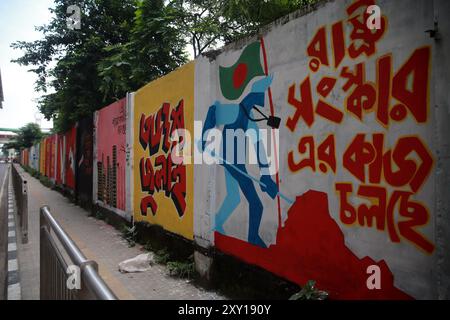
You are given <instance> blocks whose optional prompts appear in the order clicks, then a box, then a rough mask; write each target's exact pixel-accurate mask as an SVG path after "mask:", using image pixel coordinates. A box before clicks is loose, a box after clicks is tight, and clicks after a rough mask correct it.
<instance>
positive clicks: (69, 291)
mask: <svg viewBox="0 0 450 320" xmlns="http://www.w3.org/2000/svg"><path fill="white" fill-rule="evenodd" d="M39 220H40V269H41V270H40V294H41V300H88V299H94V300H117V299H118V298H117V297H116V295H115V294H114V293H113V292H112V291H111V289H110V288H109V287H108V285H107V284H106V283H105V282H104V281H103V279H102V278H101V277H100V275H99V274H98V266H97V263H96V262H95V261H92V260H88V259H87V258H86V257H85V256H84V254H83V253H82V252H81V250H80V249H79V248H78V247H77V245H76V244H75V243H74V242H73V240H72V239H71V238H70V237H69V235H68V234H67V233H66V232H65V231H64V229H63V228H62V227H61V226H60V225H59V224H58V222H57V221H56V220H55V218H54V217H53V216H52V215H51V213H50V209H49V207H47V206H45V207H42V208H41V209H40V216H39ZM53 235H55V236H53ZM55 240H58V242H59V245H58V244H57V243H56V241H55ZM61 249H63V250H61ZM65 257H67V258H68V259H66V258H65ZM69 266H71V267H73V266H75V268H72V269H71V270H79V272H78V274H77V272H73V273H72V272H69V270H68V267H69ZM73 277H75V278H73ZM76 277H79V279H78V283H79V286H78V287H77V286H75V287H74V286H73V285H69V284H73V283H77V278H76ZM72 280H74V282H72Z"/></svg>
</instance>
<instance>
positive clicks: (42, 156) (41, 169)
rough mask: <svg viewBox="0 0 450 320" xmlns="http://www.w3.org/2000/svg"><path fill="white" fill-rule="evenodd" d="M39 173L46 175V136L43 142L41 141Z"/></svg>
mask: <svg viewBox="0 0 450 320" xmlns="http://www.w3.org/2000/svg"><path fill="white" fill-rule="evenodd" d="M39 146H40V147H39V173H40V174H42V175H45V155H46V152H45V147H46V143H45V138H44V139H42V140H41V142H40V143H39Z"/></svg>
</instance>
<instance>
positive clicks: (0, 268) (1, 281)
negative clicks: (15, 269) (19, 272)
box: [0, 163, 8, 300]
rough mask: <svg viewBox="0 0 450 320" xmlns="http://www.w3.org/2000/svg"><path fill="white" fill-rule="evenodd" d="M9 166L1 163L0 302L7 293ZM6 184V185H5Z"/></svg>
mask: <svg viewBox="0 0 450 320" xmlns="http://www.w3.org/2000/svg"><path fill="white" fill-rule="evenodd" d="M7 169H8V165H7V164H5V163H0V300H4V299H5V293H6V285H5V281H6V255H7V251H6V249H7V242H8V238H7V234H8V233H7V231H8V226H7V221H8V214H7V194H8V193H7V187H8V184H7V183H6V181H5V175H6V173H7V172H8V170H7ZM4 182H5V183H4Z"/></svg>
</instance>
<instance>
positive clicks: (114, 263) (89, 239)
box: [17, 173, 224, 300]
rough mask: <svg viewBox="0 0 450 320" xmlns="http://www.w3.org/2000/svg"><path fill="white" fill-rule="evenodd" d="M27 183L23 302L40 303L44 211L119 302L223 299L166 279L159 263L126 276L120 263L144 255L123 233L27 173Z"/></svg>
mask: <svg viewBox="0 0 450 320" xmlns="http://www.w3.org/2000/svg"><path fill="white" fill-rule="evenodd" d="M24 174H25V177H26V179H27V180H28V214H29V224H28V238H29V242H28V244H25V245H23V244H21V241H18V243H17V245H18V260H19V267H20V268H19V269H20V281H21V287H22V299H24V300H27V299H39V208H40V207H41V206H44V205H48V206H50V211H51V213H52V214H53V216H54V217H55V218H56V220H57V221H58V222H59V223H60V224H61V226H62V227H63V228H64V230H65V231H66V232H67V233H68V234H69V235H70V237H71V238H72V239H73V240H74V241H75V243H76V244H77V245H78V247H79V248H80V249H81V251H82V252H83V253H84V254H85V255H86V257H87V258H88V259H92V260H95V261H96V262H97V263H98V265H99V271H100V275H101V276H102V277H103V279H104V280H105V282H106V283H107V284H108V285H109V287H110V288H111V289H112V290H113V291H114V293H115V294H116V295H117V296H118V297H119V299H176V300H186V299H193V300H197V299H224V297H223V296H221V295H219V294H217V293H215V292H211V291H206V290H204V289H203V288H199V287H196V286H194V285H193V284H192V282H191V281H189V280H185V279H178V278H173V277H170V276H168V275H167V269H166V267H165V266H162V265H158V264H155V265H154V266H153V267H152V268H151V270H150V271H147V272H142V273H126V274H122V273H120V272H119V271H118V264H119V262H121V261H123V260H126V259H129V258H133V257H135V256H137V255H138V254H141V253H143V249H142V247H141V246H139V245H136V247H133V248H129V247H128V245H127V243H126V241H125V240H123V239H122V237H121V233H120V232H119V231H117V230H116V229H115V228H113V227H112V226H110V225H108V224H106V223H105V222H104V221H101V220H97V219H95V218H93V217H89V216H88V212H87V211H86V210H84V209H82V208H80V207H78V206H76V205H74V204H73V203H71V202H70V201H69V200H68V199H67V198H65V197H63V196H62V195H61V194H60V193H58V192H56V191H52V190H50V189H48V188H46V187H44V186H43V185H42V184H41V183H40V182H39V181H38V180H36V179H35V178H33V177H31V176H30V175H29V174H27V173H24Z"/></svg>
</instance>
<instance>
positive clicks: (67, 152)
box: [63, 126, 77, 192]
mask: <svg viewBox="0 0 450 320" xmlns="http://www.w3.org/2000/svg"><path fill="white" fill-rule="evenodd" d="M76 140H77V128H76V126H74V127H72V128H71V129H70V130H69V131H67V132H66V133H65V134H64V169H63V172H64V184H65V186H66V187H67V188H69V189H70V190H72V191H73V192H75V169H76Z"/></svg>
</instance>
